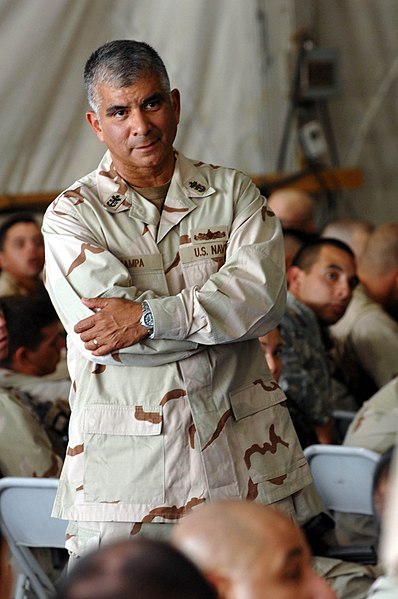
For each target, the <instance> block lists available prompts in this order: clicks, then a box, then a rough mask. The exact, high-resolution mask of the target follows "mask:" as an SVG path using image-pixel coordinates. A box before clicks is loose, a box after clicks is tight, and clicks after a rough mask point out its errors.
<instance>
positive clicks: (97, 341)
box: [74, 298, 148, 356]
mask: <svg viewBox="0 0 398 599" xmlns="http://www.w3.org/2000/svg"><path fill="white" fill-rule="evenodd" d="M82 302H83V304H84V305H85V306H87V307H88V308H91V310H98V311H97V313H96V314H93V315H92V316H89V317H88V318H84V319H83V320H81V321H80V322H78V323H77V325H76V326H75V327H74V331H75V333H78V334H79V335H80V339H81V340H82V341H83V342H84V347H85V348H86V349H88V350H89V351H91V353H92V354H93V355H94V356H104V355H105V354H109V353H110V352H113V351H115V350H117V349H121V348H122V347H129V346H130V345H134V344H135V343H139V342H140V341H141V340H142V339H144V338H145V337H147V336H148V329H147V328H146V327H144V326H142V325H141V324H140V318H141V315H142V307H141V304H138V303H136V302H132V301H130V300H125V299H118V298H93V299H87V298H82Z"/></svg>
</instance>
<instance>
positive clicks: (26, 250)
mask: <svg viewBox="0 0 398 599" xmlns="http://www.w3.org/2000/svg"><path fill="white" fill-rule="evenodd" d="M0 266H1V268H2V269H3V270H5V271H6V272H9V273H10V274H12V275H14V276H15V277H16V278H18V279H20V278H24V277H29V278H36V277H37V276H38V275H39V274H40V273H41V271H42V270H43V266H44V244H43V237H42V234H41V232H40V229H39V226H38V225H37V224H35V223H16V224H15V225H13V226H12V227H10V228H9V229H8V231H7V233H6V236H5V239H4V247H3V249H2V250H1V251H0Z"/></svg>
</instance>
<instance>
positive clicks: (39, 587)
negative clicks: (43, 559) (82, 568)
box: [0, 477, 67, 599]
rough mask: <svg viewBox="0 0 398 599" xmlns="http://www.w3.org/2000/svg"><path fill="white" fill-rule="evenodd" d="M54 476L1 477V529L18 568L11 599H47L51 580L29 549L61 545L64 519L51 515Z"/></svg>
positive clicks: (52, 589)
mask: <svg viewBox="0 0 398 599" xmlns="http://www.w3.org/2000/svg"><path fill="white" fill-rule="evenodd" d="M57 486H58V480H57V479H50V478H22V477H6V478H2V479H0V529H1V532H2V535H3V536H4V537H5V539H6V541H7V543H8V546H9V549H10V552H11V554H12V556H13V557H14V559H15V562H16V564H17V566H18V569H19V571H20V575H19V576H18V580H17V584H16V589H15V594H14V599H28V598H29V599H31V598H35V599H48V598H49V597H51V596H52V595H53V594H54V592H55V587H54V584H53V582H52V581H51V580H50V579H49V577H48V576H47V574H46V573H45V572H44V570H43V568H42V566H41V565H40V564H39V562H38V561H37V559H36V558H35V556H34V553H33V552H32V548H34V547H48V548H58V549H59V548H63V547H64V544H65V532H66V526H67V522H66V521H65V520H58V519H56V518H51V511H52V506H53V503H54V499H55V493H56V490H57Z"/></svg>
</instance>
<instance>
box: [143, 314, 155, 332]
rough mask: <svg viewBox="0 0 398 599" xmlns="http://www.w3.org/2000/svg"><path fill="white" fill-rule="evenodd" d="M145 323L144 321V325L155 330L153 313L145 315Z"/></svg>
mask: <svg viewBox="0 0 398 599" xmlns="http://www.w3.org/2000/svg"><path fill="white" fill-rule="evenodd" d="M143 321H144V325H145V326H146V327H147V328H148V329H152V328H153V316H152V314H151V312H146V313H145V314H144V317H143Z"/></svg>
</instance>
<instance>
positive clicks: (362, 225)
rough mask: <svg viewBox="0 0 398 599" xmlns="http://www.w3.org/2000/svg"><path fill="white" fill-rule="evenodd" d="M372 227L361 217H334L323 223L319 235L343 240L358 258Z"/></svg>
mask: <svg viewBox="0 0 398 599" xmlns="http://www.w3.org/2000/svg"><path fill="white" fill-rule="evenodd" d="M374 228H375V227H374V225H373V224H372V223H370V222H369V221H367V220H365V219H362V218H336V219H334V220H330V221H329V222H328V223H327V224H326V225H325V227H324V228H323V229H322V232H321V237H334V239H340V241H344V243H346V244H347V245H349V246H350V248H351V249H352V251H353V252H354V254H355V257H356V259H357V260H358V259H359V258H360V256H361V255H362V253H363V251H364V249H365V246H366V243H367V241H368V239H369V235H370V234H371V233H372V231H373V230H374Z"/></svg>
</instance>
